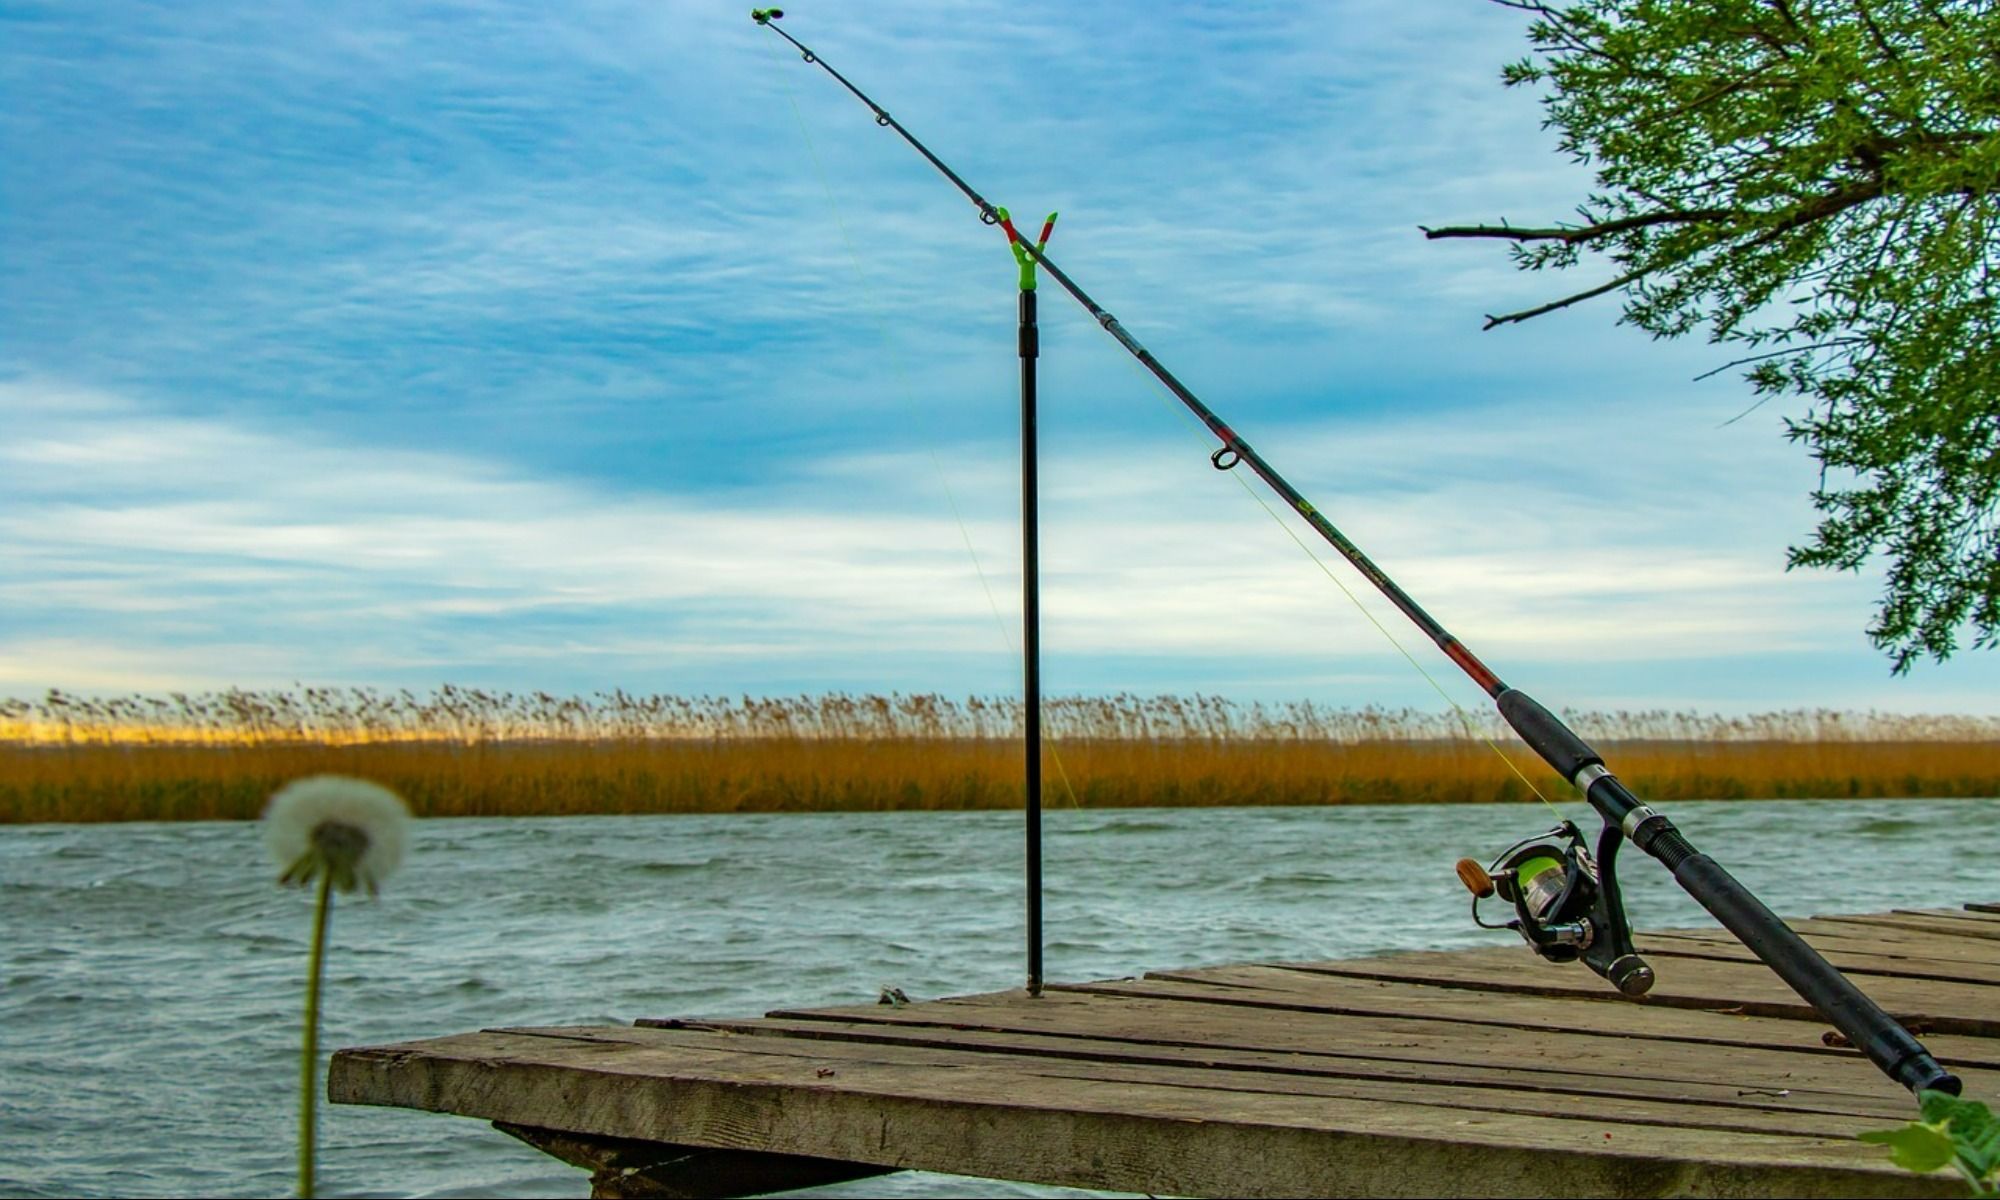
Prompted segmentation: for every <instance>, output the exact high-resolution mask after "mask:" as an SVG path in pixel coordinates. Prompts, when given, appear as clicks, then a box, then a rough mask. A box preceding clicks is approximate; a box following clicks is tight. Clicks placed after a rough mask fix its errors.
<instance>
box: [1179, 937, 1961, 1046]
mask: <svg viewBox="0 0 2000 1200" xmlns="http://www.w3.org/2000/svg"><path fill="white" fill-rule="evenodd" d="M1270 965H1273V966H1280V967H1284V968H1286V969H1290V970H1295V971H1298V972H1300V973H1303V974H1312V975H1337V976H1342V977H1346V978H1351V979H1384V980H1398V981H1406V982H1413V983H1426V984H1431V985H1433V986H1437V987H1447V988H1461V989H1466V990H1473V991H1485V992H1501V993H1512V994H1515V995H1530V996H1573V997H1576V998H1579V999H1587V1000H1597V1001H1602V1002H1605V1003H1617V1004H1629V1005H1634V1006H1639V1007H1656V1006H1657V1007H1669V1008H1697V1009H1711V1010H1713V1009H1739V1010H1741V1011H1742V1012H1744V1013H1746V1014H1748V1015H1752V1016H1769V1017H1784V1018H1788V1019H1792V1020H1800V1021H1812V1022H1815V1023H1821V1022H1822V1021H1823V1019H1822V1018H1821V1017H1820V1016H1819V1014H1818V1013H1816V1012H1814V1011H1813V1009H1812V1006H1810V1005H1808V1004H1807V1003H1806V1002H1805V1001H1804V1000H1801V999H1800V998H1799V996H1798V994H1797V993H1796V992H1794V991H1792V989H1791V988H1789V987H1787V986H1785V984H1784V982H1783V981H1782V980H1780V979H1778V977H1777V976H1775V975H1773V974H1772V973H1771V971H1770V969H1769V968H1768V967H1765V966H1763V965H1762V964H1761V963H1732V962H1719V961H1713V960H1707V959H1681V960H1678V961H1676V962H1675V963H1674V964H1673V969H1672V970H1666V969H1665V967H1664V965H1661V966H1659V967H1658V968H1656V969H1657V970H1658V974H1659V978H1658V981H1657V982H1656V983H1654V985H1653V989H1652V991H1650V992H1648V993H1647V994H1646V995H1644V996H1641V997H1638V998H1636V999H1633V998H1627V997H1623V996H1620V995H1619V994H1618V993H1617V992H1615V991H1613V990H1612V989H1611V988H1609V987H1608V986H1606V985H1605V983H1604V981H1603V980H1601V979H1599V978H1598V977H1597V976H1596V975H1594V974H1592V973H1591V972H1590V971H1589V970H1587V969H1586V968H1584V967H1582V966H1579V965H1575V964H1571V965H1568V966H1557V965H1555V964H1551V963H1534V962H1530V963H1524V962H1523V961H1522V960H1521V957H1520V956H1519V955H1518V954H1516V953H1514V952H1513V948H1512V947H1509V948H1507V949H1505V950H1474V951H1459V952H1442V951H1441V952H1426V953H1419V954H1398V955H1394V956H1390V957H1385V958H1371V959H1352V960H1348V961H1341V962H1300V963H1274V964H1270ZM1176 975H1177V977H1185V976H1183V975H1180V974H1179V973H1176ZM1863 990H1864V991H1866V992H1867V993H1868V995H1869V996H1870V998H1872V999H1873V1000H1874V1001H1875V1002H1876V1003H1877V1004H1880V1005H1881V1006H1882V1007H1883V1008H1884V1009H1885V1010H1887V1011H1888V1012H1890V1013H1891V1014H1893V1015H1895V1016H1896V1017H1897V1018H1898V1019H1900V1020H1903V1021H1908V1022H1916V1023H1919V1024H1922V1025H1923V1026H1925V1027H1926V1028H1929V1029H1934V1030H1937V1031H1939V1032H1949V1033H1963V1034H1972V1035H1974V1036H1978V1037H1995V1036H2000V1012H1996V1006H1995V1004H1994V994H1993V992H1992V990H1991V989H1990V988H1986V987H1981V986H1979V985H1976V984H1964V983H1946V982H1937V981H1930V980H1921V981H1915V980H1904V979H1893V978H1882V977H1875V978H1871V979H1869V980H1868V981H1867V983H1866V985H1865V986H1864V987H1863Z"/></svg>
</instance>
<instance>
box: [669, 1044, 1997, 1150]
mask: <svg viewBox="0 0 2000 1200" xmlns="http://www.w3.org/2000/svg"><path fill="white" fill-rule="evenodd" d="M681 1025H682V1027H688V1028H701V1029H713V1030H722V1031H726V1032H729V1033H732V1034H739V1035H748V1036H752V1037H766V1038H784V1039H795V1040H799V1041H805V1042H846V1043H886V1044H890V1045H898V1046H919V1047H929V1048H953V1049H959V1050H973V1051H988V1052H1003V1053H1008V1054H1017V1055H1026V1056H1032V1057H1035V1058H1043V1059H1061V1060H1065V1061H1074V1062H1105V1063H1117V1064H1131V1065H1142V1066H1154V1067H1179V1068H1208V1067H1213V1068H1222V1069H1227V1070H1236V1071H1251V1072H1264V1073H1267V1074H1271V1075H1275V1076H1278V1077H1279V1079H1280V1080H1281V1081H1282V1080H1284V1079H1287V1078H1289V1077H1291V1076H1295V1075H1297V1076H1314V1077H1320V1078H1326V1079H1349V1080H1361V1081H1373V1082H1380V1083H1415V1084H1424V1085H1432V1086H1445V1087H1453V1088H1495V1089H1503V1090H1505V1091H1506V1092H1508V1093H1510V1094H1511V1095H1514V1096H1519V1095H1527V1094H1532V1093H1537V1092H1552V1093H1560V1094H1564V1095H1569V1096H1581V1097H1590V1098H1596V1097H1602V1096H1615V1097H1619V1098H1622V1099H1630V1100H1646V1101H1666V1102H1670V1103H1673V1104H1678V1105H1698V1106H1701V1107H1702V1108H1704V1109H1709V1110H1718V1111H1719V1110H1728V1109H1745V1110H1753V1111H1776V1112H1810V1113H1821V1114H1837V1115H1842V1116H1847V1117H1863V1118H1867V1119H1870V1120H1873V1121H1875V1122H1877V1123H1878V1124H1879V1123H1880V1122H1882V1121H1895V1120H1898V1119H1901V1118H1903V1117H1906V1116H1907V1115H1908V1113H1909V1107H1910V1105H1909V1100H1908V1098H1907V1097H1906V1096H1902V1095H1900V1094H1891V1093H1889V1092H1887V1091H1883V1090H1880V1089H1877V1090H1876V1091H1875V1092H1874V1093H1872V1094H1857V1093H1854V1092H1851V1091H1836V1090H1832V1089H1816V1088H1812V1087H1809V1086H1807V1084H1806V1083H1805V1082H1804V1080H1802V1079H1796V1078H1794V1079H1786V1080H1784V1081H1783V1085H1782V1086H1752V1085H1750V1080H1751V1078H1752V1076H1751V1075H1749V1074H1748V1073H1746V1072H1744V1071H1743V1069H1742V1067H1741V1065H1740V1064H1738V1063H1735V1062H1732V1061H1730V1060H1729V1059H1727V1058H1725V1057H1724V1056H1723V1055H1721V1054H1719V1053H1718V1054H1717V1055H1715V1056H1713V1058H1712V1059H1711V1060H1710V1061H1709V1062H1708V1063H1706V1064H1705V1065H1706V1066H1707V1068H1708V1070H1707V1072H1706V1077H1705V1078H1699V1079H1654V1078H1651V1077H1650V1076H1648V1075H1645V1074H1640V1073H1634V1072H1630V1071H1621V1070H1618V1069H1616V1067H1618V1066H1625V1065H1637V1064H1634V1063H1633V1062H1632V1059H1634V1058H1639V1059H1644V1058H1646V1057H1649V1056H1644V1055H1638V1056H1634V1055H1631V1054H1630V1053H1629V1051H1628V1052H1627V1053H1626V1054H1624V1055H1621V1057H1620V1059H1619V1060H1618V1061H1617V1062H1616V1063H1613V1062H1593V1063H1588V1064H1587V1065H1588V1066H1589V1067H1591V1068H1593V1069H1590V1070H1576V1069H1571V1068H1572V1067H1573V1066H1575V1065H1578V1064H1581V1063H1582V1062H1583V1060H1582V1059H1581V1055H1582V1053H1583V1052H1584V1051H1583V1049H1582V1048H1581V1047H1575V1046H1572V1047H1570V1048H1569V1049H1570V1050H1571V1054H1570V1055H1566V1056H1564V1057H1562V1058H1558V1059H1545V1060H1543V1061H1541V1062H1539V1063H1523V1062H1514V1063H1498V1062H1467V1061H1462V1060H1463V1058H1464V1057H1466V1056H1464V1055H1462V1054H1461V1055H1460V1056H1459V1059H1460V1060H1459V1061H1453V1060H1444V1059H1439V1058H1434V1057H1424V1056H1417V1055H1411V1054H1407V1053H1381V1054H1376V1055H1373V1056H1369V1055H1361V1054H1339V1053H1333V1052H1329V1051H1325V1050H1314V1051H1285V1050H1275V1049H1262V1048H1257V1047H1250V1046H1237V1045H1204V1046H1190V1045H1163V1044H1158V1043H1154V1044H1150V1045H1141V1044H1135V1043H1133V1042H1130V1041H1119V1040H1103V1039H1093V1038H1086V1037H1079V1036H1075V1035H1050V1034H1042V1033H1035V1032H1027V1031H1020V1030H1008V1031H995V1030H980V1029H964V1028H951V1027H940V1026H937V1025H910V1024H901V1023H891V1022H871V1021H807V1020H798V1021H785V1020H774V1019H768V1018H767V1019H761V1020H750V1021H700V1022H684V1023H681ZM1246 1032H1250V1033H1252V1034H1253V1035H1262V1034H1263V1033H1264V1032H1265V1031H1264V1030H1263V1028H1262V1027H1261V1026H1258V1027H1255V1028H1254V1029H1253V1030H1250V1031H1246ZM1260 1040H1262V1039H1261V1036H1260ZM1650 1057H1653V1058H1657V1057H1658V1056H1650ZM1794 1062H1795V1065H1808V1064H1810V1062H1811V1060H1807V1059H1796V1060H1794ZM1837 1065H1842V1066H1844V1065H1846V1064H1837ZM1841 1074H1843V1075H1845V1076H1846V1077H1845V1078H1843V1079H1839V1080H1836V1081H1835V1082H1840V1083H1845V1084H1847V1085H1850V1086H1852V1085H1854V1084H1856V1083H1865V1080H1863V1079H1860V1078H1858V1077H1857V1076H1856V1075H1854V1074H1851V1073H1848V1072H1841ZM1994 1077H1995V1079H1996V1080H2000V1073H1996V1074H1995V1076H1994ZM1773 1082H1776V1081H1773ZM1401 1095H1402V1098H1404V1099H1408V1100H1412V1101H1417V1100H1421V1099H1422V1097H1421V1096H1419V1095H1418V1094H1417V1093H1415V1092H1405V1093H1402V1094H1401ZM1488 1099H1491V1098H1488ZM1513 1111H1526V1110H1525V1109H1519V1108H1515V1109H1513ZM1728 1127H1730V1128H1744V1127H1748V1126H1742V1125H1730V1126H1728Z"/></svg>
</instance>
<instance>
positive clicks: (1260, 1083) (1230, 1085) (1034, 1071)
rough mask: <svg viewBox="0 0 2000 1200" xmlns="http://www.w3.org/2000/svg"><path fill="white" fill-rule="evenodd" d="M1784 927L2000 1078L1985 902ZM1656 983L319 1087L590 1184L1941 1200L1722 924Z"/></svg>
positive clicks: (1294, 971)
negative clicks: (1643, 987) (437, 1117)
mask: <svg viewBox="0 0 2000 1200" xmlns="http://www.w3.org/2000/svg"><path fill="white" fill-rule="evenodd" d="M1794 927H1795V928H1796V929H1798V931H1799V932H1800V933H1801V934H1803V935H1805V937H1806V939H1807V940H1808V941H1810V942H1811V943H1813V945H1814V946H1815V947H1816V948H1818V949H1819V950H1820V952H1821V953H1823V954H1825V955H1826V957H1827V958H1828V959H1829V960H1830V961H1832V962H1833V963H1834V965H1835V966H1838V967H1840V968H1841V969H1842V970H1844V971H1846V972H1848V973H1849V974H1850V976H1851V977H1852V978H1853V979H1854V980H1855V982H1856V983H1857V984H1859V985H1860V986H1861V987H1862V988H1863V989H1864V990H1865V991H1867V992H1868V993H1869V994H1870V995H1871V996H1873V997H1874V998H1875V1000H1876V1001H1877V1002H1878V1003H1880V1004H1881V1005H1882V1006H1883V1007H1884V1008H1886V1009H1888V1010H1889V1011H1890V1012H1891V1013H1894V1014H1895V1015H1896V1016H1898V1017H1899V1018H1901V1019H1902V1020H1903V1021H1904V1022H1905V1023H1906V1024H1908V1025H1909V1026H1910V1028H1911V1029H1912V1031H1913V1032H1916V1033H1918V1035H1919V1036H1920V1037H1922V1038H1923V1039H1924V1040H1925V1042H1926V1043H1927V1044H1928V1045H1929V1047H1930V1049H1931V1051H1932V1052H1933V1053H1934V1054H1936V1055H1937V1056H1938V1058H1939V1059H1940V1060H1942V1061H1943V1062H1944V1063H1945V1064H1946V1065H1947V1066H1949V1067H1951V1068H1952V1069H1954V1070H1956V1071H1957V1072H1958V1073H1959V1074H1960V1075H1961V1076H1963V1078H1964V1080H1965V1084H1966V1090H1967V1094H1968V1095H1971V1096H1974V1097H1977V1098H1984V1099H1987V1100H1989V1101H1991V1100H1992V1099H1994V1098H1995V1097H1996V1096H2000V905H1991V904H1987V905H1977V904H1974V905H1966V906H1965V908H1964V909H1962V910H1961V909H1929V910H1922V911H1897V912H1890V913H1877V914H1868V915H1855V916H1829V917H1819V918H1814V919H1811V920H1805V921H1798V922H1794ZM1639 945H1640V951H1641V952H1642V953H1643V954H1645V955H1646V956H1647V957H1648V958H1649V959H1651V961H1652V962H1653V965H1654V967H1655V969H1656V970H1657V971H1658V974H1659V983H1658V985H1657V986H1656V987H1655V988H1654V989H1653V991H1652V994H1650V995H1649V996H1647V997H1645V998H1644V999H1643V1000H1640V1001H1632V1000H1627V999H1624V998H1622V997H1620V996H1619V995H1618V994H1617V993H1616V992H1614V991H1613V990H1612V989H1611V988H1610V987H1609V986H1608V985H1607V984H1605V983H1604V982H1603V981H1602V980H1600V979H1598V978H1597V977H1596V976H1594V975H1591V974H1590V973H1589V972H1587V971H1586V970H1584V969H1583V968H1582V967H1578V966H1571V967H1557V966H1552V965H1549V964H1546V963H1543V962H1541V961H1539V960H1537V959H1535V958H1534V957H1533V956H1532V955H1531V954H1530V953H1529V951H1528V950H1527V948H1526V947H1525V946H1522V945H1520V944H1518V943H1516V942H1509V943H1505V944H1496V945H1495V946H1494V947H1493V948H1491V949H1479V950H1472V951H1460V952H1441V953H1423V954H1401V955H1395V956H1392V957H1383V958H1370V959H1357V960H1351V961H1341V962H1310V963H1307V962H1271V963H1255V964H1245V965H1238V966H1226V967H1210V968H1201V969H1189V970H1178V971H1159V972H1154V973H1152V974H1148V975H1146V976H1145V977H1143V978H1137V979H1117V980H1105V981H1101V982H1097V983H1082V984H1069V985H1062V986H1052V987H1051V988H1050V989H1049V990H1048V991H1047V993H1045V994H1044V995H1043V996H1041V997H1040V998H1030V997H1029V996H1027V995H1026V994H1025V993H1022V992H998V993H994V994H991V995H981V996H963V997H958V998H955V999H949V1000H935V1001H929V1002H919V1003H912V1004H908V1005H897V1006H891V1005H867V1006H862V1007H852V1008H828V1009H802V1010H780V1011H778V1012H774V1013H771V1014H770V1015H768V1016H766V1017H764V1018H761V1019H744V1020H725V1021H714V1020H702V1021H680V1020H647V1021H640V1022H639V1023H638V1024H637V1025H636V1026H633V1027H614V1026H588V1027H566V1028H554V1029H493V1030H487V1031H484V1032H481V1033H468V1034H461V1035H458V1036H455V1037H445V1038H437V1039H434V1040H430V1041H421V1042H409V1043H405V1044H401V1045H393V1046H373V1047H365V1048H360V1049H350V1050H342V1051H340V1052H339V1053H338V1054H337V1055H335V1057H334V1061H333V1068H332V1072H331V1077H330V1079H329V1081H328V1090H329V1092H330V1093H331V1096H332V1098H333V1099H334V1100H335V1101H339V1102H344V1103H353V1104H383V1105H397V1106H401V1107H405V1108H414V1109H425V1110H430V1111H435V1112H448V1113H457V1114H461V1115H464V1116H470V1117H477V1118H481V1119H484V1120H488V1121H492V1122H495V1123H496V1124H497V1125H499V1126H500V1127H501V1128H502V1129H505V1130H507V1131H508V1132H510V1133H513V1134H515V1135H516V1136H518V1137H522V1138H524V1139H525V1140H528V1141H530V1142H532V1143H533V1144H535V1145H537V1146H540V1147H541V1148H543V1149H544V1150H547V1151H549V1152H550V1153H552V1154H555V1155H557V1156H558V1157H561V1158H563V1159H565V1160H566V1161H569V1162H572V1163H575V1164H577V1165H579V1166H583V1167H586V1168H588V1169H590V1170H591V1171H592V1172H593V1189H594V1191H593V1194H595V1195H598V1196H725V1195H754V1194H759V1193H762V1192H768V1191H777V1190H784V1189H788V1188H795V1187H804V1186H810V1185H812V1184H817V1183H827V1182H833V1181H836V1180H841V1179H852V1178H859V1177H865V1176H868V1175H874V1174H881V1173H885V1172H887V1171H893V1170H899V1169H922V1170H931V1171H946V1172H953V1173H958V1174H967V1175H981V1176H987V1177H992V1178H1003V1179H1014V1180H1027V1181H1033V1182H1040V1183H1052V1184H1067V1185H1071V1186H1077V1187H1088V1188H1104V1189H1113V1190H1123V1191H1143V1192H1149V1193H1153V1194H1156V1195H1162V1194H1164V1195H1209V1196H1417V1195H1425V1196H1431V1195H1478V1196H1669V1195H1674V1196H1678V1195H1689V1196H1951V1195H1963V1194H1964V1191H1963V1188H1962V1186H1961V1185H1959V1184H1957V1183H1956V1182H1954V1177H1952V1176H1949V1175H1938V1176H1935V1177H1929V1178H1924V1177H1917V1176H1913V1175H1910V1174H1908V1173H1906V1172H1903V1171H1901V1170H1898V1169H1896V1168H1894V1167H1892V1166H1891V1165H1890V1164H1889V1163H1888V1161H1887V1157H1886V1155H1885V1153H1884V1152H1883V1150H1882V1148H1881V1147H1879V1146H1871V1145H1866V1144H1863V1143H1860V1142H1856V1141H1854V1140H1853V1136H1854V1135H1855V1134H1857V1133H1860V1132H1862V1131H1864V1130H1868V1129H1879V1128H1886V1127H1890V1126H1895V1125H1900V1124H1901V1123H1902V1122H1904V1121H1905V1120H1908V1119H1910V1117H1911V1116H1912V1115H1913V1112H1914V1105H1913V1103H1912V1101H1911V1098H1910V1097H1909V1095H1908V1094H1907V1093H1905V1092H1904V1091H1903V1090H1902V1089H1901V1088H1899V1087H1897V1086H1896V1085H1895V1084H1893V1083H1891V1082H1889V1081H1888V1080H1887V1079H1886V1078H1884V1077H1883V1076H1882V1075H1881V1074H1880V1073H1878V1072H1877V1071H1876V1070H1875V1068H1874V1067H1872V1066H1871V1065H1869V1063H1868V1062H1867V1061H1866V1060H1865V1059H1863V1058H1862V1057H1861V1056H1860V1055H1859V1054H1858V1053H1856V1052H1855V1051H1853V1050H1851V1049H1846V1048H1844V1047H1842V1046H1841V1045H1839V1044H1838V1040H1839V1039H1838V1037H1837V1035H1834V1036H1831V1037H1830V1036H1829V1035H1830V1034H1831V1030H1830V1029H1829V1028H1828V1027H1827V1026H1826V1025H1825V1023H1824V1022H1822V1021H1820V1020H1819V1019H1818V1018H1817V1016H1816V1015H1815V1014H1814V1013H1813V1012H1812V1011H1811V1010H1810V1009H1808V1008H1807V1007H1806V1006H1805V1005H1804V1004H1803V1003H1802V1002H1801V1001H1799V1000H1798V998H1797V997H1796V996H1794V995H1793V994H1792V993H1791V992H1790V991H1789V990H1788V989H1787V988H1786V987H1785V986H1784V985H1783V984H1782V983H1780V982H1779V981H1778V980H1777V978H1776V977H1775V976H1773V975H1772V974H1771V973H1770V972H1769V971H1768V970H1767V969H1766V968H1765V967H1764V966H1763V965H1762V964H1761V963H1758V962H1757V961H1756V960H1755V959H1754V957H1753V956H1751V955H1750V954H1749V953H1748V952H1747V951H1745V950H1744V949H1743V948H1742V947H1741V946H1739V945H1738V944H1737V943H1736V942H1734V941H1733V940H1732V939H1730V938H1729V937H1728V936H1727V935H1726V934H1724V933H1722V932H1721V931H1720V930H1670V931H1662V932H1658V933H1652V934H1647V935H1642V936H1641V938H1640V942H1639Z"/></svg>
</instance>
